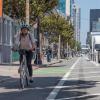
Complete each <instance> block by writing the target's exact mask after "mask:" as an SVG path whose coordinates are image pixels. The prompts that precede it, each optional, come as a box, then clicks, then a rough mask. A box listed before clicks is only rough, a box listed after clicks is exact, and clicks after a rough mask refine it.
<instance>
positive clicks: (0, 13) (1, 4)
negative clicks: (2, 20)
mask: <svg viewBox="0 0 100 100" xmlns="http://www.w3.org/2000/svg"><path fill="white" fill-rule="evenodd" d="M2 6H3V3H2V0H0V17H2Z"/></svg>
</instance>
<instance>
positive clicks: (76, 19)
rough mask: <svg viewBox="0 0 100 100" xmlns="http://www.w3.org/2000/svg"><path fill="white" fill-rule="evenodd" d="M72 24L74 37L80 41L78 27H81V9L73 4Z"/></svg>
mask: <svg viewBox="0 0 100 100" xmlns="http://www.w3.org/2000/svg"><path fill="white" fill-rule="evenodd" d="M72 19H73V22H72V23H73V26H74V38H75V40H76V41H78V42H80V29H81V24H80V23H81V21H80V19H81V9H80V8H79V7H78V6H76V5H74V8H73V17H72Z"/></svg>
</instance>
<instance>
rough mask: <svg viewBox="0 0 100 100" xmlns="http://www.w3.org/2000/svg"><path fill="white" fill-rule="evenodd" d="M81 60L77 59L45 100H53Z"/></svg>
mask: <svg viewBox="0 0 100 100" xmlns="http://www.w3.org/2000/svg"><path fill="white" fill-rule="evenodd" d="M80 59H81V58H79V59H78V60H77V61H76V62H75V63H74V64H73V65H72V67H71V68H70V70H69V72H67V73H66V74H65V75H64V76H63V78H62V79H61V80H60V81H59V83H58V84H57V86H55V88H54V89H53V91H52V92H51V93H50V94H49V96H48V97H47V99H46V100H55V97H56V96H57V94H58V92H59V91H60V89H61V88H59V86H60V87H62V88H63V84H64V82H65V81H66V80H67V79H68V77H69V75H70V74H71V72H72V71H73V69H74V68H75V66H76V65H77V63H78V62H79V60H80Z"/></svg>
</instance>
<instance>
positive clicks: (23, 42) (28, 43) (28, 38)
mask: <svg viewBox="0 0 100 100" xmlns="http://www.w3.org/2000/svg"><path fill="white" fill-rule="evenodd" d="M15 44H18V47H19V49H20V50H21V49H24V50H26V52H25V53H26V60H27V67H28V71H29V76H30V77H29V79H30V82H33V80H32V64H31V62H32V58H33V52H32V51H34V49H35V44H34V39H33V38H32V34H31V33H30V32H29V26H28V25H22V27H21V31H20V33H19V34H17V35H16V37H15ZM19 55H20V58H19V61H20V63H21V60H22V57H23V56H22V54H21V53H20V52H19ZM19 71H20V68H19Z"/></svg>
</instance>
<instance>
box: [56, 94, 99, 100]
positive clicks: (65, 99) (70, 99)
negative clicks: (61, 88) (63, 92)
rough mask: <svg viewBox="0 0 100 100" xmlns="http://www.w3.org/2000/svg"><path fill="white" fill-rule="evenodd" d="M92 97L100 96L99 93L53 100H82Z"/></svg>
mask: <svg viewBox="0 0 100 100" xmlns="http://www.w3.org/2000/svg"><path fill="white" fill-rule="evenodd" d="M92 96H100V93H96V94H88V95H83V96H76V97H70V98H60V99H55V100H73V99H82V98H86V97H92Z"/></svg>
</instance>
